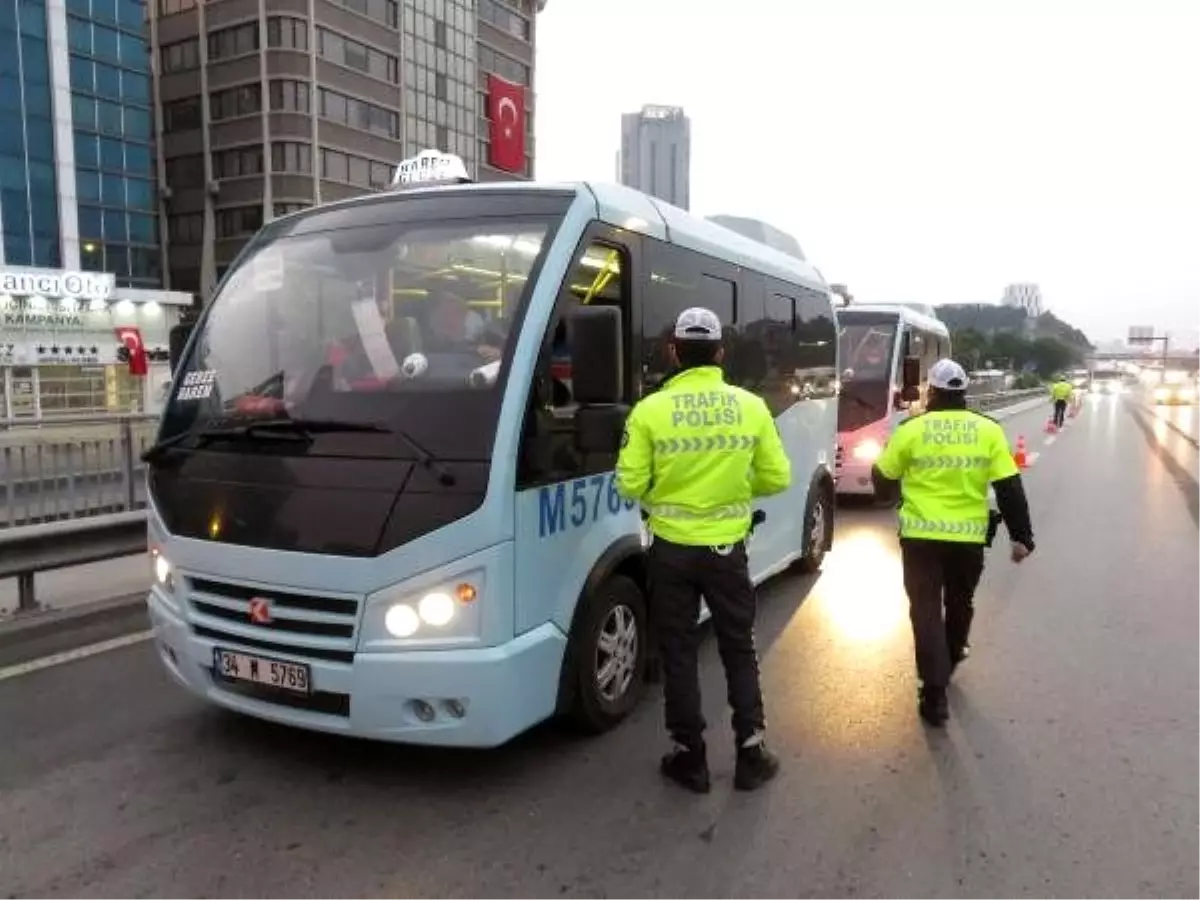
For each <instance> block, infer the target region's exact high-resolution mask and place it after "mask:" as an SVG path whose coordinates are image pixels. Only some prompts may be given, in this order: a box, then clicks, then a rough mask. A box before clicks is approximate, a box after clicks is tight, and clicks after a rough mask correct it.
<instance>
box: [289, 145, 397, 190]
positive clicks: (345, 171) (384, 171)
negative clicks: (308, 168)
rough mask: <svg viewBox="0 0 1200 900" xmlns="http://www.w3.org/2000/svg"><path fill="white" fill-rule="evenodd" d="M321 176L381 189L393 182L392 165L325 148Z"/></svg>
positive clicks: (331, 179)
mask: <svg viewBox="0 0 1200 900" xmlns="http://www.w3.org/2000/svg"><path fill="white" fill-rule="evenodd" d="M306 149H307V148H306ZM321 177H322V178H326V179H328V180H330V181H340V182H344V183H346V184H353V185H355V186H356V187H363V188H371V189H374V190H381V189H384V188H387V187H389V186H390V185H391V183H392V167H391V165H389V164H388V163H385V162H380V161H378V160H373V159H365V158H363V157H361V156H355V155H353V154H349V153H343V152H342V151H340V150H328V149H325V150H322V151H321Z"/></svg>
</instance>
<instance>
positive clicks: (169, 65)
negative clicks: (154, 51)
mask: <svg viewBox="0 0 1200 900" xmlns="http://www.w3.org/2000/svg"><path fill="white" fill-rule="evenodd" d="M159 56H160V57H161V59H162V71H163V74H164V75H169V74H170V73H171V72H186V71H187V70H189V69H196V68H199V66H200V41H199V40H198V39H197V38H190V39H188V40H186V41H178V42H177V43H174V44H164V45H163V47H162V49H161V50H159Z"/></svg>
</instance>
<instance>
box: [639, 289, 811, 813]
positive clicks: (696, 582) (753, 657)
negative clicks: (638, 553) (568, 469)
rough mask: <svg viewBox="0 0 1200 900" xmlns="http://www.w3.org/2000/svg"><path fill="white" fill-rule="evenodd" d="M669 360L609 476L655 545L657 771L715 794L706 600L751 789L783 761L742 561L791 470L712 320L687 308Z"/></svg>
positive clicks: (741, 766)
mask: <svg viewBox="0 0 1200 900" xmlns="http://www.w3.org/2000/svg"><path fill="white" fill-rule="evenodd" d="M668 352H669V353H670V354H671V362H672V364H673V365H674V366H676V369H677V371H676V372H675V374H674V375H672V376H671V377H670V378H668V379H667V381H666V382H664V383H663V385H662V386H661V387H660V389H659V390H658V391H657V392H655V393H653V394H651V395H650V396H648V397H646V398H644V399H643V400H642V401H641V402H640V403H638V404H637V406H635V407H634V408H633V411H632V412H631V413H630V414H629V419H628V421H627V422H626V426H625V435H624V438H623V440H622V449H621V454H620V458H619V459H618V460H617V475H616V484H617V490H618V491H620V493H621V494H622V495H623V496H625V497H627V498H629V499H631V500H636V501H638V502H639V503H641V505H642V510H643V513H644V515H646V517H647V525H648V527H649V530H650V533H651V535H652V541H651V545H650V550H649V566H650V573H649V574H650V579H649V580H650V590H651V597H650V612H651V618H652V621H653V622H654V626H655V631H656V632H657V636H658V641H659V653H660V656H661V660H662V667H663V693H664V695H665V700H666V724H667V730H668V731H669V732H670V734H671V738H672V740H673V741H674V743H675V747H674V749H673V750H672V752H671V753H669V754H667V755H666V756H664V757H663V759H662V772H663V774H664V775H665V776H666V777H668V778H670V779H671V780H673V781H676V782H678V783H679V784H681V785H683V786H684V787H687V788H689V789H691V790H693V791H696V792H698V793H706V792H707V791H708V790H709V789H710V787H711V779H710V775H709V769H708V761H707V752H706V748H705V743H704V730H705V727H706V723H705V721H704V716H703V714H702V713H701V704H700V679H699V672H698V670H697V662H696V650H697V646H696V645H697V639H698V625H697V620H698V618H699V615H700V597H701V595H702V594H703V596H704V599H705V601H706V602H707V604H708V608H709V610H710V612H711V613H712V618H713V626H714V628H715V630H716V633H717V647H718V650H719V651H720V654H721V661H722V663H723V664H724V666H725V678H726V680H727V682H728V686H729V702H730V705H731V706H732V707H733V730H734V735H735V738H736V741H737V768H736V772H735V776H734V786H735V787H736V788H738V789H739V790H753V789H755V788H757V787H760V786H761V785H763V784H765V783H766V782H767V781H769V780H770V779H771V778H773V777H774V776H775V774H776V772H778V770H779V761H778V760H777V759H776V757H775V756H774V754H772V753H771V752H770V751H769V750H768V749H767V746H766V744H765V743H764V739H763V738H764V730H765V727H766V719H765V717H764V713H763V701H762V690H761V688H760V686H759V673H758V655H757V652H756V650H755V647H754V618H755V613H756V607H757V603H756V599H755V593H754V585H753V584H752V583H751V581H750V572H749V568H748V566H747V560H746V539H747V537H748V536H749V533H750V529H751V527H752V510H751V505H750V501H751V500H752V499H753V498H755V497H765V496H768V495H770V494H777V493H780V492H781V491H784V490H786V489H787V487H788V485H789V484H790V483H791V465H790V463H789V462H788V458H787V455H786V453H785V452H784V449H783V443H782V441H781V440H780V439H779V433H778V431H776V429H775V421H774V419H773V418H772V416H771V413H770V411H769V410H768V409H767V406H766V404H765V403H764V402H763V401H762V400H761V399H760V398H759V397H756V396H755V395H754V394H751V393H749V392H748V391H744V390H742V389H741V388H738V387H734V386H733V385H729V384H726V383H725V380H724V376H723V374H722V372H721V368H720V364H721V361H722V358H723V356H724V351H723V349H722V342H721V322H720V320H719V319H718V318H717V316H716V315H715V314H714V313H713V312H711V311H710V310H707V309H702V308H698V307H696V308H692V309H687V310H684V311H683V312H682V313H681V314H680V316H679V318H678V320H677V321H676V323H675V332H674V338H673V340H672V341H671V343H670V346H669V348H668Z"/></svg>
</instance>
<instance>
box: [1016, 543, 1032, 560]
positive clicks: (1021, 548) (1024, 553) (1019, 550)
mask: <svg viewBox="0 0 1200 900" xmlns="http://www.w3.org/2000/svg"><path fill="white" fill-rule="evenodd" d="M1032 552H1033V551H1032V550H1030V549H1029V548H1028V547H1026V546H1025V545H1024V544H1022V543H1020V542H1019V541H1013V542H1012V561H1013V562H1015V563H1018V564H1020V563H1021V562H1023V561H1024V560H1025V559H1026V557H1028V556H1029V554H1030V553H1032Z"/></svg>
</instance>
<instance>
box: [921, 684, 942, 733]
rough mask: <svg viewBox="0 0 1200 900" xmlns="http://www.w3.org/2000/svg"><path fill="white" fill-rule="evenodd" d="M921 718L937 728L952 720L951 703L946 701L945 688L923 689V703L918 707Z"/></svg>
mask: <svg viewBox="0 0 1200 900" xmlns="http://www.w3.org/2000/svg"><path fill="white" fill-rule="evenodd" d="M917 709H918V711H919V712H920V713H921V718H922V719H924V720H925V721H926V722H928V723H929V724H930V725H932V726H933V727H935V728H940V727H941V726H942V725H945V724H946V720H947V719H949V718H950V702H949V701H948V700H947V699H946V689H945V688H944V687H923V688H921V701H920V704H919V705H918V707H917Z"/></svg>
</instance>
